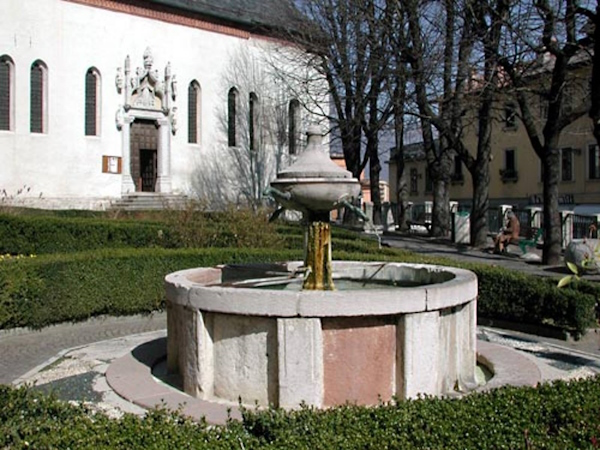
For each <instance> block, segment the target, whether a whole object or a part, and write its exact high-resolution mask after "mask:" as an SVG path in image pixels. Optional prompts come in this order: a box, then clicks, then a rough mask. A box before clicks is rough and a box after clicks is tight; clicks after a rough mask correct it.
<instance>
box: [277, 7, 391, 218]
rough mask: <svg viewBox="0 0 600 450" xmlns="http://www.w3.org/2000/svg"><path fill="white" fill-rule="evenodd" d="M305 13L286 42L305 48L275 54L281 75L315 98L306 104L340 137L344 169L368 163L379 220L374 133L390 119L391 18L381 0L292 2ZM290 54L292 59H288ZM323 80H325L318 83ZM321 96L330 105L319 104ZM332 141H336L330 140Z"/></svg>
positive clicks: (352, 169)
mask: <svg viewBox="0 0 600 450" xmlns="http://www.w3.org/2000/svg"><path fill="white" fill-rule="evenodd" d="M297 3H298V8H299V10H300V11H301V13H302V14H303V16H304V21H303V23H301V24H295V26H294V31H295V32H294V33H290V34H288V35H285V36H284V38H285V40H286V41H289V42H294V43H295V44H296V45H297V46H298V47H300V48H303V49H306V53H305V54H304V58H298V56H297V55H296V56H293V57H292V58H290V53H289V51H287V50H288V49H287V48H285V47H284V48H283V50H282V51H281V52H280V53H279V54H278V55H277V57H276V58H274V63H273V66H274V67H278V68H279V72H280V73H281V74H282V75H281V78H282V79H284V80H287V82H292V83H293V84H294V86H295V87H294V88H293V89H296V87H301V88H302V89H303V92H302V94H303V95H306V96H308V97H309V98H312V99H314V101H313V102H311V103H312V106H310V105H308V108H309V109H310V110H311V111H313V112H315V111H318V112H320V113H321V114H322V115H323V117H324V118H325V119H326V120H327V121H328V122H329V123H330V124H331V128H332V130H331V131H332V133H331V136H333V137H334V138H336V137H337V138H339V141H340V142H341V147H342V151H343V154H344V160H345V163H346V168H347V169H348V170H349V171H350V172H352V174H353V176H354V177H356V178H360V176H361V173H362V172H363V171H364V169H365V167H366V166H367V164H368V163H369V162H370V166H369V178H370V182H371V197H372V200H373V202H374V219H375V222H376V223H380V221H381V196H380V193H379V174H380V171H381V164H380V161H379V152H380V149H379V133H380V132H381V130H382V129H383V127H384V126H385V125H386V122H387V121H388V120H389V117H390V114H391V110H392V106H391V105H392V102H391V97H390V96H389V95H384V91H385V86H386V82H387V73H388V62H389V61H388V60H387V57H388V56H389V36H390V33H391V32H392V31H393V28H392V27H391V26H389V25H390V23H391V19H392V17H391V16H390V9H389V8H388V7H387V6H388V2H386V1H385V0H367V1H364V0H314V1H311V2H297ZM292 59H293V60H292ZM323 80H325V83H323ZM323 98H326V99H328V100H329V103H330V105H331V109H330V110H328V109H324V108H321V106H322V105H323ZM334 143H335V142H334Z"/></svg>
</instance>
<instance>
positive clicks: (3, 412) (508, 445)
mask: <svg viewBox="0 0 600 450" xmlns="http://www.w3.org/2000/svg"><path fill="white" fill-rule="evenodd" d="M599 439H600V379H598V378H590V379H585V380H579V381H572V382H562V381H558V382H554V383H553V384H544V385H541V386H538V388H514V387H505V388H500V389H496V390H493V391H491V392H488V393H481V394H472V395H469V396H467V397H464V398H462V399H460V400H456V399H454V400H452V399H440V398H424V399H417V400H408V401H402V402H397V403H395V404H394V403H391V404H383V405H380V406H377V407H371V408H369V407H359V406H341V407H334V408H329V409H326V410H315V409H312V408H306V407H305V408H302V409H300V410H297V411H290V412H286V411H283V410H279V409H270V410H266V411H248V410H246V411H244V412H243V421H241V422H237V421H230V422H229V423H228V424H227V425H225V426H217V427H209V426H207V424H206V423H200V424H195V423H193V422H191V421H190V420H189V419H185V418H183V417H181V416H180V415H178V414H177V413H171V412H167V411H164V410H158V411H150V412H149V413H148V414H147V415H146V416H145V417H144V418H139V417H135V416H132V415H125V416H124V417H123V418H121V419H118V420H112V419H108V418H107V417H106V416H105V415H104V414H102V413H91V412H90V411H89V410H88V409H86V408H85V407H83V406H72V405H69V404H66V403H64V402H60V401H57V400H55V399H53V398H51V397H47V396H43V395H40V394H39V393H36V392H34V391H31V390H27V389H24V388H19V389H14V388H11V387H8V386H0V447H1V448H39V449H42V448H43V449H45V448H78V449H80V448H81V449H85V448H90V449H113V448H127V449H142V448H143V449H167V448H194V449H200V450H202V449H216V450H218V449H233V448H242V449H245V450H251V449H278V450H292V449H293V450H298V449H315V448H317V449H322V450H330V449H331V450H334V449H335V450H353V449H413V448H428V449H451V448H452V449H454V448H460V449H517V448H523V449H530V448H546V449H561V450H562V449H567V448H569V449H570V448H597V446H598V441H599Z"/></svg>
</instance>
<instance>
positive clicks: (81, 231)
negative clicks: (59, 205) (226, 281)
mask: <svg viewBox="0 0 600 450" xmlns="http://www.w3.org/2000/svg"><path fill="white" fill-rule="evenodd" d="M164 228H165V227H164V225H160V224H155V223H149V222H127V221H109V220H97V219H93V218H91V219H87V218H61V217H44V216H42V217H37V216H14V215H6V214H0V254H6V253H8V254H13V255H18V254H23V255H30V254H35V255H41V254H48V253H70V252H80V251H86V250H94V249H100V248H106V247H110V248H114V247H174V246H175V242H173V239H172V237H171V235H170V234H169V233H168V232H167V231H165V230H164Z"/></svg>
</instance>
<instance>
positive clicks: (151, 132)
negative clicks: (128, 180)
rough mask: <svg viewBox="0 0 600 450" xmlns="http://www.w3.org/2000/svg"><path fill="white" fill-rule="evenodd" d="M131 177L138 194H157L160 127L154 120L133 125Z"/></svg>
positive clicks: (136, 121) (135, 122)
mask: <svg viewBox="0 0 600 450" xmlns="http://www.w3.org/2000/svg"><path fill="white" fill-rule="evenodd" d="M130 146H131V176H132V178H133V180H134V183H135V190H136V191H137V192H156V179H157V175H158V170H157V162H158V127H157V124H156V122H155V121H154V120H144V119H136V120H135V121H134V122H133V123H132V124H131V140H130Z"/></svg>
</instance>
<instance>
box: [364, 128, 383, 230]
mask: <svg viewBox="0 0 600 450" xmlns="http://www.w3.org/2000/svg"><path fill="white" fill-rule="evenodd" d="M378 147H379V139H378V138H377V133H375V134H372V135H371V136H369V138H368V140H367V154H368V155H369V183H370V188H371V202H372V203H373V218H372V220H373V225H381V189H380V188H379V174H380V173H381V164H380V163H379V155H378V153H377V150H378Z"/></svg>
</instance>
